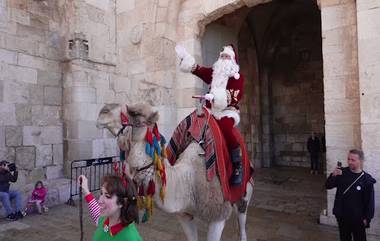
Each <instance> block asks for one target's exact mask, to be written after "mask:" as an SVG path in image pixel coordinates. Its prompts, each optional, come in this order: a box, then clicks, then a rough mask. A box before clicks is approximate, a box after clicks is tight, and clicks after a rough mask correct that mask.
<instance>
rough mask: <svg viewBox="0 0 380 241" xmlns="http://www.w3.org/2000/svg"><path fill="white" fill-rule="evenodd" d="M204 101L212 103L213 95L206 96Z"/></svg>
mask: <svg viewBox="0 0 380 241" xmlns="http://www.w3.org/2000/svg"><path fill="white" fill-rule="evenodd" d="M205 99H206V100H208V101H212V100H213V99H214V95H213V94H206V95H205Z"/></svg>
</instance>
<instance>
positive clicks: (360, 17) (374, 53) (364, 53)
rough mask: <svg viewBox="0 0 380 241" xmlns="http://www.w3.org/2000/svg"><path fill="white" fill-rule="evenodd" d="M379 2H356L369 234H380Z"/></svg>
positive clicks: (362, 137)
mask: <svg viewBox="0 0 380 241" xmlns="http://www.w3.org/2000/svg"><path fill="white" fill-rule="evenodd" d="M379 14H380V2H379V1H368V0H364V1H357V6H356V16H357V29H358V31H357V34H358V63H359V81H360V82H359V85H360V88H359V91H360V92H359V94H360V118H361V140H362V148H363V151H364V154H365V158H366V160H365V162H364V170H366V171H367V172H369V173H370V174H371V175H372V176H373V177H374V178H375V179H376V180H377V184H376V185H375V200H376V201H375V211H376V213H375V218H374V220H373V223H372V224H371V226H372V229H371V230H370V232H373V233H377V234H379V233H380V201H379V200H380V185H379V182H380V165H379V156H380V112H379V104H380V61H379V60H380V46H379V42H380V29H379V26H380V15H379Z"/></svg>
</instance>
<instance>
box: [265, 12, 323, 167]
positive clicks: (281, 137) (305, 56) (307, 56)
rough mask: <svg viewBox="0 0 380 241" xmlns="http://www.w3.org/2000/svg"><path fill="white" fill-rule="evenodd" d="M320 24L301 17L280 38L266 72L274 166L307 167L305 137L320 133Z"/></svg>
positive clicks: (321, 105)
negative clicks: (269, 84)
mask: <svg viewBox="0 0 380 241" xmlns="http://www.w3.org/2000/svg"><path fill="white" fill-rule="evenodd" d="M317 17H318V18H320V16H317ZM284 27H286V26H284ZM320 27H321V26H320V25H319V24H318V21H317V22H312V21H310V20H307V19H305V18H304V19H303V21H302V23H300V22H298V23H293V27H292V28H293V30H290V29H289V31H287V33H288V34H287V36H282V37H281V38H280V39H281V41H282V46H280V47H279V49H277V53H276V54H275V55H276V56H275V57H274V62H273V66H272V71H271V72H270V73H269V82H270V83H271V94H270V95H271V96H270V98H271V105H272V118H273V120H272V123H273V139H274V155H275V156H274V159H275V164H276V165H280V166H303V167H310V158H309V154H308V151H307V145H306V143H307V139H308V137H309V136H310V135H311V132H312V131H314V132H315V133H316V134H317V135H318V136H319V138H321V136H322V133H324V103H323V100H324V98H323V68H322V46H321V41H320V39H321V32H320ZM276 37H278V36H276ZM318 39H319V41H318Z"/></svg>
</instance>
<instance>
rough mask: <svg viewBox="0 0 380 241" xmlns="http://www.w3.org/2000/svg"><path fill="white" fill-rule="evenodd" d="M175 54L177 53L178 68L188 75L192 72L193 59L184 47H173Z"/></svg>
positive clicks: (178, 45)
mask: <svg viewBox="0 0 380 241" xmlns="http://www.w3.org/2000/svg"><path fill="white" fill-rule="evenodd" d="M175 52H176V53H177V56H178V58H179V59H180V63H179V68H180V69H181V70H182V71H183V72H185V73H189V72H191V71H192V70H193V68H194V66H195V59H194V57H193V56H191V55H190V54H189V53H188V52H187V50H186V49H185V47H183V46H182V45H180V44H177V45H176V46H175Z"/></svg>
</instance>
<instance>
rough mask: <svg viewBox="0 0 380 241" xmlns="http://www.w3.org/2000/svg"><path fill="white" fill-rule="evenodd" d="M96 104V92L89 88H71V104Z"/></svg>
mask: <svg viewBox="0 0 380 241" xmlns="http://www.w3.org/2000/svg"><path fill="white" fill-rule="evenodd" d="M73 102H80V103H96V90H95V88H89V87H74V88H71V102H70V103H73Z"/></svg>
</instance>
